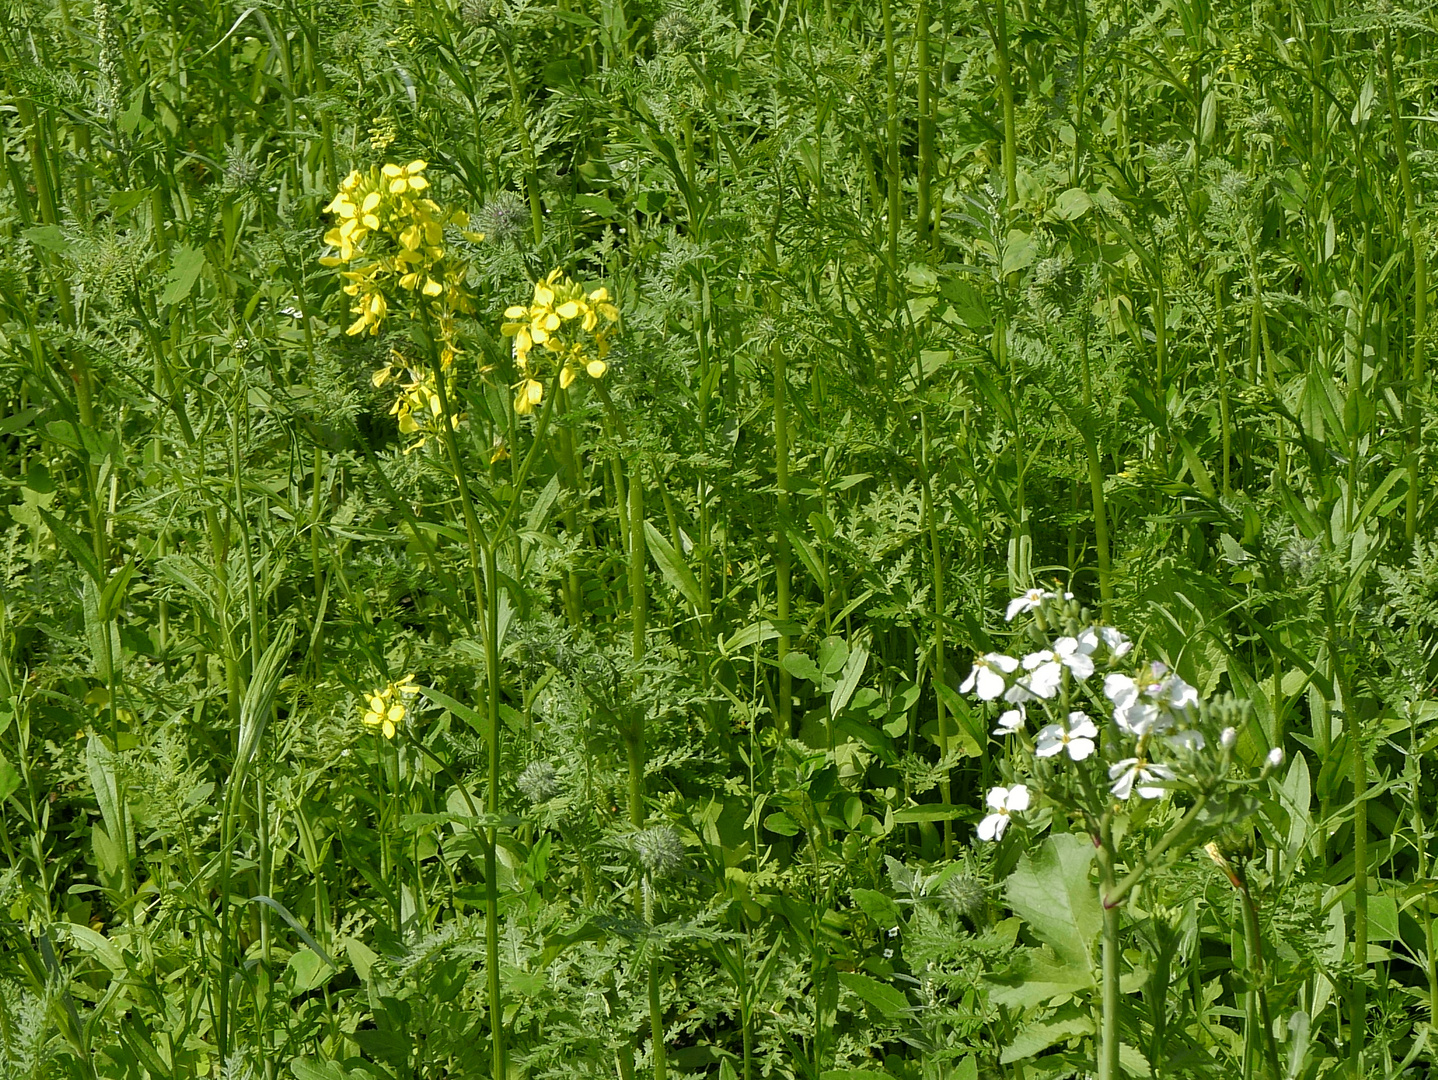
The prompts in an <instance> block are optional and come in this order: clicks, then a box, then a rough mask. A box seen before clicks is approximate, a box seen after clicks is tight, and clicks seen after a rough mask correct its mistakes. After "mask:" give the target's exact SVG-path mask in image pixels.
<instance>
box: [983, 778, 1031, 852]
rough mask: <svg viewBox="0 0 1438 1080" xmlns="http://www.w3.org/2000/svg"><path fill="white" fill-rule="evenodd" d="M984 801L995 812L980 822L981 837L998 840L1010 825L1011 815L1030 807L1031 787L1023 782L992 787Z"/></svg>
mask: <svg viewBox="0 0 1438 1080" xmlns="http://www.w3.org/2000/svg"><path fill="white" fill-rule="evenodd" d="M984 801H985V802H987V803H988V805H989V809H990V810H992V811H993V813H991V814H989V816H988V817H986V818H984V820H983V821H981V822H979V839H980V840H998V839H1000V838H1001V837H1002V836H1003V835H1004V830H1005V829H1007V828H1008V827H1009V815H1010V814H1012V813H1018V812H1019V811H1022V810H1027V809H1028V808H1029V789H1028V788H1026V787H1024V785H1023V784H1015V785H1014V786H1013V787H1011V788H1006V787H996V788H992V789H991V790H990V791H989V795H988V798H987V799H985V800H984Z"/></svg>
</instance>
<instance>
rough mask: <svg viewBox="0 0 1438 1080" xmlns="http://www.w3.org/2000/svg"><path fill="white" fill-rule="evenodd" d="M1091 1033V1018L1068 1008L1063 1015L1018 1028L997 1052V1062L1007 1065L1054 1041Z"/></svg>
mask: <svg viewBox="0 0 1438 1080" xmlns="http://www.w3.org/2000/svg"><path fill="white" fill-rule="evenodd" d="M1093 1033H1094V1026H1093V1018H1092V1017H1090V1016H1086V1015H1082V1014H1079V1013H1077V1012H1075V1011H1072V1010H1070V1011H1068V1012H1067V1013H1066V1014H1064V1015H1059V1016H1054V1017H1051V1018H1049V1019H1047V1020H1039V1021H1036V1022H1035V1023H1032V1024H1028V1025H1027V1026H1025V1027H1023V1028H1020V1029H1019V1033H1018V1034H1017V1035H1015V1036H1014V1041H1013V1042H1011V1043H1009V1045H1008V1046H1006V1047H1004V1049H1003V1052H1002V1053H1001V1054H999V1062H1000V1064H1003V1065H1008V1064H1009V1063H1010V1062H1014V1061H1023V1060H1024V1059H1025V1058H1031V1057H1034V1056H1035V1055H1036V1054H1039V1053H1041V1052H1043V1051H1044V1050H1047V1049H1048V1048H1049V1047H1050V1046H1053V1045H1054V1044H1055V1043H1059V1042H1063V1041H1064V1040H1065V1039H1071V1038H1073V1037H1074V1036H1075V1035H1092V1034H1093Z"/></svg>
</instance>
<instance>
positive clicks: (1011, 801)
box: [1008, 784, 1029, 811]
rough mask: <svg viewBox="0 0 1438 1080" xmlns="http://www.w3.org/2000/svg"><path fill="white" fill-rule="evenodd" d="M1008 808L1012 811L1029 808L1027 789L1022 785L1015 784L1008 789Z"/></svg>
mask: <svg viewBox="0 0 1438 1080" xmlns="http://www.w3.org/2000/svg"><path fill="white" fill-rule="evenodd" d="M1008 808H1009V809H1010V810H1013V811H1021V810H1027V809H1028V808H1029V789H1028V788H1026V787H1025V786H1024V785H1023V784H1015V785H1014V786H1013V787H1011V788H1009V798H1008Z"/></svg>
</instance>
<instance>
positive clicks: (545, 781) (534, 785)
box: [514, 761, 559, 806]
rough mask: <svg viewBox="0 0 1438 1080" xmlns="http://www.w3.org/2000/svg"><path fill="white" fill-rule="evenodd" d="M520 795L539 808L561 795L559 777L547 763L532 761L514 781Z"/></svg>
mask: <svg viewBox="0 0 1438 1080" xmlns="http://www.w3.org/2000/svg"><path fill="white" fill-rule="evenodd" d="M514 786H515V787H517V788H518V789H519V793H520V794H521V795H523V796H524V797H525V798H526V799H528V800H529V801H530V803H531V804H532V805H535V806H538V805H539V804H540V803H542V802H548V801H549V800H550V799H552V798H554V796H555V795H557V794H559V777H558V774H557V773H556V772H555V771H554V766H553V765H551V764H550V763H549V762H547V761H531V762H530V763H529V764H528V765H527V766H525V769H524V771H523V772H522V773H520V774H519V776H518V777H517V778H516V779H515V781H514Z"/></svg>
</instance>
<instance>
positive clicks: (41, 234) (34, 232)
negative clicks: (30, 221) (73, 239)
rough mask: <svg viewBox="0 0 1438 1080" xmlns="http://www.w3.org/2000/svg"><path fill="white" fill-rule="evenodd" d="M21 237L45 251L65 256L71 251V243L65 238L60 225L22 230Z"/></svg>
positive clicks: (37, 226) (39, 226)
mask: <svg viewBox="0 0 1438 1080" xmlns="http://www.w3.org/2000/svg"><path fill="white" fill-rule="evenodd" d="M20 235H21V236H23V237H25V239H26V240H29V241H30V243H32V244H34V245H35V246H36V247H37V248H43V249H44V250H45V251H53V252H55V253H56V254H63V253H64V252H66V251H69V250H70V241H69V240H67V239H66V238H65V234H64V233H63V232H61V231H60V226H58V225H36V226H34V227H33V228H29V229H21V230H20Z"/></svg>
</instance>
